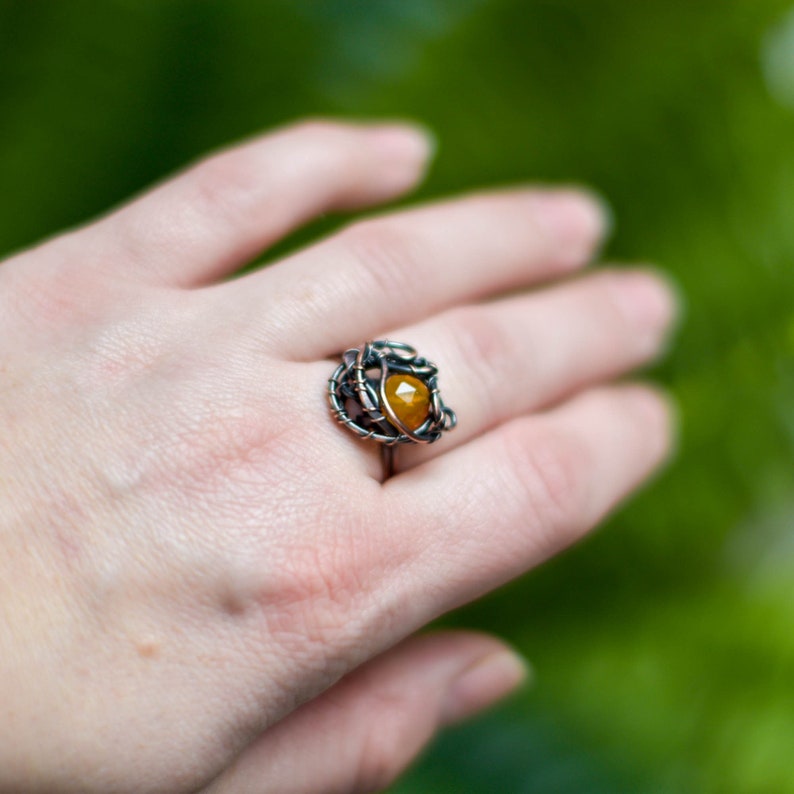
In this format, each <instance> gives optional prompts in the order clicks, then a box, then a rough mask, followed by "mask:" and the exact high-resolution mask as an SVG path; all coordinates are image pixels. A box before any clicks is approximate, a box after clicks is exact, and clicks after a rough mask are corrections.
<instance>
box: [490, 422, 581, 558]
mask: <svg viewBox="0 0 794 794" xmlns="http://www.w3.org/2000/svg"><path fill="white" fill-rule="evenodd" d="M505 446H506V449H505V456H506V461H507V463H508V471H509V472H510V473H511V477H512V490H513V492H514V493H515V494H516V495H517V499H518V502H519V509H521V510H522V511H523V512H528V513H529V515H530V517H531V519H532V521H533V523H534V524H535V526H534V529H535V530H537V531H538V532H540V533H541V538H542V539H543V541H544V545H545V546H547V547H551V548H555V547H559V546H560V545H565V544H566V543H567V542H569V541H570V540H571V539H572V536H574V535H575V534H576V533H578V532H579V531H580V529H581V526H582V524H583V523H584V521H585V520H586V515H585V512H586V507H587V501H588V476H587V475H588V471H590V468H591V467H590V465H589V462H588V453H587V449H586V448H585V446H584V445H583V444H582V443H581V442H580V441H579V440H577V439H576V438H575V437H574V436H573V435H571V434H569V433H565V432H562V431H556V430H551V429H546V430H544V431H543V432H539V431H538V429H537V428H536V427H535V428H531V427H530V426H529V425H528V424H526V423H521V422H517V423H514V427H513V428H512V432H508V433H507V434H506V435H505Z"/></svg>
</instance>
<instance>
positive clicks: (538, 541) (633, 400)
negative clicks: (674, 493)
mask: <svg viewBox="0 0 794 794" xmlns="http://www.w3.org/2000/svg"><path fill="white" fill-rule="evenodd" d="M671 428H672V420H671V413H670V408H669V404H668V402H667V400H666V399H665V398H663V397H662V396H661V395H660V394H659V393H658V392H656V391H655V390H653V389H650V388H648V387H645V386H636V385H632V386H617V387H609V388H601V389H594V390H591V391H589V392H585V393H583V394H581V395H579V396H577V397H576V398H574V399H572V400H570V401H569V402H567V403H565V404H564V405H562V406H561V407H559V408H556V409H554V410H552V411H550V412H548V413H547V414H536V415H534V416H527V417H522V418H519V419H515V420H513V421H512V422H508V423H506V424H504V425H501V426H500V427H498V428H496V429H495V430H492V431H491V432H489V433H486V434H485V435H483V436H481V437H480V438H478V439H475V440H474V441H472V442H470V443H468V444H465V445H464V446H462V447H459V448H458V449H456V450H453V451H452V452H450V453H449V454H447V455H441V456H439V457H437V458H434V459H433V460H431V461H429V462H427V463H425V464H422V465H420V466H417V467H416V468H413V469H411V470H409V471H407V472H405V473H404V474H401V475H398V476H397V477H395V478H393V479H392V480H389V481H387V483H386V484H385V486H384V488H383V492H384V494H385V496H386V504H385V505H384V508H383V514H384V515H388V516H394V517H395V519H394V522H390V521H386V522H384V529H383V533H384V534H383V536H378V537H373V538H372V544H373V547H378V546H379V545H380V546H381V547H382V548H383V554H384V555H386V556H388V557H389V558H390V559H392V560H396V561H400V560H402V561H403V562H402V563H401V564H402V565H403V566H405V565H406V564H409V565H410V566H411V569H412V573H411V575H410V576H409V575H406V573H405V570H404V567H402V568H398V570H399V571H400V574H401V576H400V577H397V578H398V579H399V581H397V582H396V583H395V582H392V583H391V584H389V583H388V582H386V583H385V585H384V586H385V587H388V588H393V587H397V588H398V592H396V593H394V594H393V597H394V598H395V599H397V601H398V602H399V603H402V604H406V605H412V606H414V607H415V608H416V610H417V611H416V612H415V613H414V614H413V615H411V614H410V613H409V611H408V610H407V609H405V610H404V611H403V615H404V617H405V621H406V630H407V631H409V630H412V627H413V625H423V624H424V623H425V622H427V621H428V620H430V619H432V618H433V617H435V616H436V615H437V614H439V613H441V612H444V611H446V610H448V609H450V608H452V607H454V606H457V605H458V604H460V603H463V602H465V601H468V600H470V599H472V598H475V597H477V596H479V595H481V594H483V593H484V592H487V591H489V590H491V589H493V588H494V587H496V586H498V585H500V584H502V583H504V582H506V581H508V580H509V579H511V578H514V577H515V576H517V575H519V574H521V573H523V572H524V571H526V570H528V569H529V568H532V567H534V566H535V565H537V564H539V563H540V562H542V561H543V560H544V559H546V558H547V557H549V556H550V555H551V554H553V553H555V552H556V551H558V550H560V549H561V548H563V547H564V546H566V545H568V544H570V543H571V542H573V541H574V540H576V539H578V538H579V537H581V535H582V534H583V533H584V532H586V531H587V530H589V529H591V528H592V527H593V526H594V525H595V524H596V523H597V522H598V521H599V520H600V519H601V518H602V517H603V516H604V515H605V514H606V513H608V512H609V511H610V510H611V509H612V508H613V507H614V506H615V505H616V504H617V503H618V502H620V501H621V500H622V499H623V498H624V497H625V496H626V495H627V494H629V493H630V492H631V491H632V490H633V489H635V488H636V487H637V486H638V485H639V484H640V483H641V482H643V480H645V479H646V478H647V477H648V476H649V475H650V474H651V472H653V471H654V470H655V469H656V468H657V467H658V466H659V465H660V464H661V463H662V462H663V461H664V460H665V459H666V457H667V456H668V454H669V452H670V449H671V436H672V432H671ZM395 523H396V524H397V527H395V526H394V524H395ZM406 561H408V562H406ZM395 564H397V563H395ZM400 581H404V582H405V584H404V585H403V589H402V590H399V587H400ZM406 587H407V588H410V590H411V592H406ZM389 592H390V593H391V589H389ZM425 593H431V594H432V598H429V597H428V596H427V595H424V594H425Z"/></svg>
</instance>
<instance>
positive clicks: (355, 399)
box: [328, 340, 457, 477]
mask: <svg viewBox="0 0 794 794" xmlns="http://www.w3.org/2000/svg"><path fill="white" fill-rule="evenodd" d="M328 400H329V402H330V404H331V411H332V413H333V415H334V418H335V419H336V420H337V421H338V422H339V423H340V424H343V425H344V426H345V427H347V428H348V429H349V430H351V431H352V432H354V433H355V434H356V435H358V436H359V437H360V438H371V439H373V440H374V441H378V442H380V443H381V444H383V461H384V477H389V476H391V474H392V473H393V471H394V456H393V450H394V448H395V447H396V446H397V445H399V444H432V443H433V442H434V441H438V439H439V438H441V434H442V433H444V432H445V431H447V430H451V429H452V428H453V427H455V425H456V424H457V417H456V416H455V412H454V411H453V410H452V409H451V408H447V406H445V405H444V403H443V401H442V400H441V395H440V394H439V391H438V367H436V365H435V364H433V363H432V362H430V361H428V360H427V359H426V358H421V357H420V356H419V354H418V353H417V352H416V350H414V348H412V347H411V346H410V345H406V344H404V343H403V342H391V341H388V340H377V341H372V342H367V343H366V344H364V345H362V346H361V347H358V348H351V349H350V350H346V351H345V352H344V354H343V355H342V363H341V364H340V365H339V366H338V367H337V368H336V369H335V370H334V373H333V375H331V377H330V379H329V380H328Z"/></svg>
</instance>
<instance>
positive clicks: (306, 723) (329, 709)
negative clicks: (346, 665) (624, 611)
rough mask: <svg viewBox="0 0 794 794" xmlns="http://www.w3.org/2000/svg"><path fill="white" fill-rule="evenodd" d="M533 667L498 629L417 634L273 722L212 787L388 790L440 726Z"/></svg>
mask: <svg viewBox="0 0 794 794" xmlns="http://www.w3.org/2000/svg"><path fill="white" fill-rule="evenodd" d="M526 674H527V668H526V666H525V665H524V663H523V662H522V661H521V660H520V659H519V658H518V657H517V656H516V655H515V654H514V653H513V652H512V651H510V650H509V649H508V648H506V647H505V646H504V645H503V644H502V643H501V642H499V641H498V640H495V639H493V638H491V637H488V636H485V635H480V634H473V633H464V632H445V633H441V634H435V635H428V636H423V637H415V638H413V639H410V640H408V641H406V642H404V643H403V644H402V645H400V646H398V647H396V648H394V649H392V650H391V651H389V652H387V653H385V654H384V655H383V656H381V657H379V658H377V659H375V660H374V661H372V662H370V663H369V664H367V665H365V666H364V667H361V668H359V669H358V670H356V671H354V672H353V673H351V674H350V675H349V676H348V677H347V678H345V679H343V680H342V681H340V682H339V683H338V684H337V685H335V686H334V687H333V688H332V689H331V690H329V691H328V692H326V693H325V694H324V695H321V696H320V697H319V698H317V699H316V700H314V701H312V702H310V703H308V704H307V705H305V706H303V707H302V708H300V709H299V710H298V711H296V712H294V713H293V714H292V715H290V716H289V717H287V718H286V719H285V720H283V721H282V722H281V723H279V724H277V725H276V726H274V727H273V728H271V729H270V730H269V731H267V732H266V733H265V734H264V735H263V736H262V737H261V738H260V739H259V740H258V741H257V742H255V743H254V744H253V745H252V746H251V747H250V748H249V749H248V750H247V751H246V752H244V753H243V755H242V756H241V757H240V758H239V759H238V760H237V762H236V763H235V764H234V765H233V766H232V767H231V768H230V769H229V770H228V771H227V772H226V773H225V774H224V775H223V776H222V777H221V778H219V779H218V780H217V781H215V783H214V785H212V786H210V788H209V789H208V790H207V791H209V792H213V793H214V794H220V793H221V792H223V793H224V794H236V793H237V792H240V794H242V792H245V794H257V792H262V793H263V794H264V792H272V791H278V792H279V793H280V794H309V792H317V791H322V792H325V793H326V794H332V793H333V792H339V793H340V794H349V792H371V791H380V790H382V789H383V788H384V787H385V786H387V785H389V784H390V783H391V782H392V781H393V780H394V779H395V778H396V777H397V775H398V774H399V773H400V772H401V771H402V770H403V769H404V768H405V767H406V766H407V765H408V764H409V763H410V761H411V760H412V759H413V758H414V756H416V754H417V753H418V752H419V750H421V748H422V747H423V746H424V745H425V744H427V742H428V741H429V740H430V738H431V737H432V736H433V734H434V733H435V731H436V730H437V728H438V727H439V726H441V725H444V724H448V723H450V722H456V721H458V720H459V719H463V718H465V717H467V716H470V715H472V714H474V713H476V712H478V711H480V710H481V709H482V708H484V707H486V706H488V705H490V704H491V703H493V702H494V701H495V700H497V699H499V698H501V697H503V696H504V695H506V694H507V693H508V692H510V691H512V690H513V689H514V688H515V687H516V686H518V684H520V683H521V681H523V680H524V678H525V677H526Z"/></svg>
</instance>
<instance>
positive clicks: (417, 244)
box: [219, 190, 604, 360]
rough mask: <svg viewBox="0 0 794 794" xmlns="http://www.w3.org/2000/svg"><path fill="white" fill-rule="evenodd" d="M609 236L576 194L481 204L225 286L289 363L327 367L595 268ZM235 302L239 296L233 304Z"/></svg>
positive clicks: (347, 239)
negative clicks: (469, 305) (407, 329)
mask: <svg viewBox="0 0 794 794" xmlns="http://www.w3.org/2000/svg"><path fill="white" fill-rule="evenodd" d="M603 231H604V215H603V211H602V208H601V206H600V204H598V203H597V202H596V201H595V200H594V199H593V198H592V197H590V196H588V195H586V194H584V193H580V192H576V191H572V190H563V191H538V190H512V191H501V192H494V193H490V194H478V195H474V196H470V197H467V198H463V199H456V200H452V201H445V202H440V203H436V204H432V205H428V206H425V207H421V208H418V209H412V210H406V211H402V212H397V213H391V214H389V215H386V216H383V217H380V218H376V219H370V220H367V221H364V222H361V223H358V224H355V225H353V226H351V227H350V228H349V229H347V230H345V231H343V232H342V233H340V234H338V235H335V236H333V237H331V238H330V239H329V240H327V241H325V242H323V243H320V244H319V245H315V246H313V247H312V248H310V249H308V250H306V251H303V252H301V253H300V254H297V255H296V256H293V257H291V258H289V259H288V260H285V261H282V262H280V263H279V264H277V265H276V266H274V267H271V268H268V269H267V270H266V271H263V272H261V273H257V274H251V275H250V276H247V277H245V278H242V279H239V280H238V281H236V282H233V283H232V284H228V285H223V286H222V287H221V288H219V289H220V290H221V293H220V296H221V299H222V300H223V302H224V303H226V302H228V301H231V302H232V303H234V304H235V305H238V306H240V307H243V308H241V312H242V315H243V316H244V317H245V321H246V323H248V325H249V327H250V325H251V323H253V324H255V326H256V327H263V325H264V327H265V329H266V331H265V332H266V334H269V335H270V336H271V337H272V341H273V343H274V344H275V346H276V347H277V348H278V349H279V350H280V351H281V352H282V354H283V355H284V356H286V357H289V358H297V359H303V360H305V359H316V358H322V357H324V356H327V355H331V354H333V353H336V352H338V351H340V350H342V349H344V348H346V347H350V346H352V345H358V344H360V343H361V342H362V341H365V340H366V339H369V338H372V337H376V336H378V335H379V333H383V332H384V331H385V330H387V329H389V328H393V327H395V326H396V325H398V324H403V323H406V322H413V321H415V320H419V319H422V318H424V317H426V316H428V315H429V314H431V313H434V312H436V311H438V310H440V309H443V308H446V307H449V306H454V305H457V304H458V303H461V302H464V301H471V300H473V299H477V298H481V297H484V296H486V295H492V294H496V293H499V292H503V291H505V290H511V289H515V288H519V287H524V286H527V285H529V284H532V283H535V282H538V281H542V280H543V279H545V278H548V277H550V276H552V275H554V274H560V273H564V272H567V271H570V270H571V269H573V268H575V267H577V266H579V265H582V264H584V263H585V262H587V261H588V260H589V259H590V258H591V256H592V254H593V252H594V248H595V246H596V245H597V243H598V241H599V240H600V238H601V236H602V234H603ZM230 293H233V295H231V294H230Z"/></svg>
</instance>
